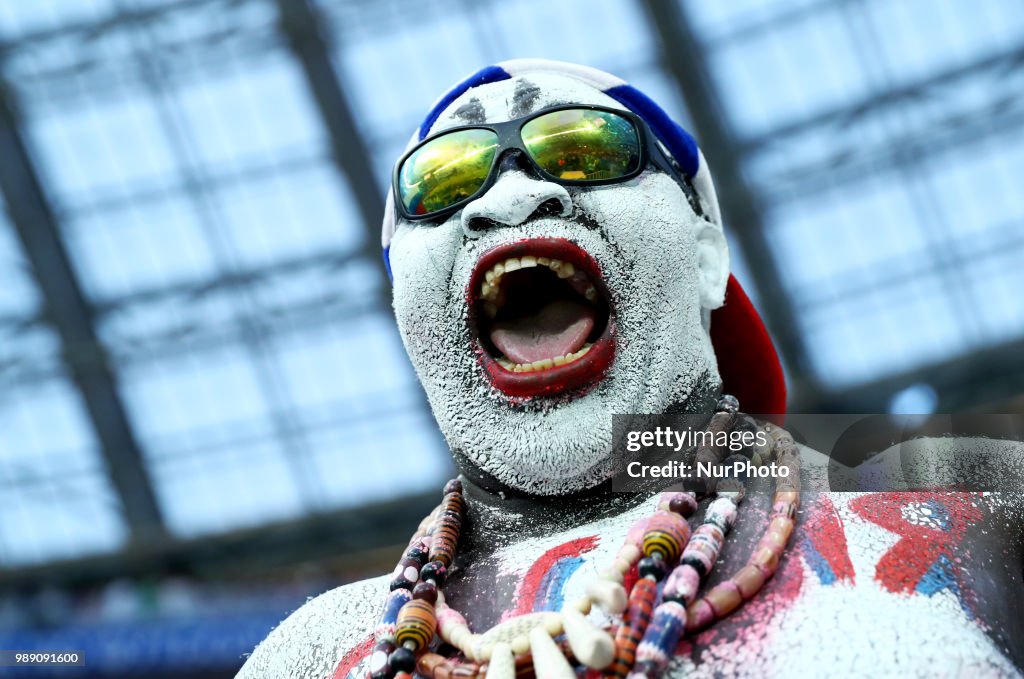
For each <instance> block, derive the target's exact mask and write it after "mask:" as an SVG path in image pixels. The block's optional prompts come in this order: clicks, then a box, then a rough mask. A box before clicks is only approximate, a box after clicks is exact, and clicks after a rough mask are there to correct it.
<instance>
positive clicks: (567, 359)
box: [498, 342, 594, 373]
mask: <svg viewBox="0 0 1024 679" xmlns="http://www.w3.org/2000/svg"><path fill="white" fill-rule="evenodd" d="M592 346H594V345H593V344H591V343H589V342H588V343H586V344H584V345H583V348H582V349H580V350H579V351H577V352H575V353H571V354H566V355H565V356H556V357H555V358H545V359H542V360H540V361H534V362H533V363H513V362H512V361H510V360H508V359H507V358H499V359H498V365H500V366H501V367H502V368H504V369H505V370H508V371H509V372H516V373H529V372H536V371H538V370H547V369H549V368H555V367H558V366H560V365H565V364H566V363H572V362H573V361H575V360H577V359H579V358H582V357H583V355H584V354H586V353H587V352H588V351H590V347H592Z"/></svg>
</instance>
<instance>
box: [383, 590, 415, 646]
mask: <svg viewBox="0 0 1024 679" xmlns="http://www.w3.org/2000/svg"><path fill="white" fill-rule="evenodd" d="M411 600H412V592H410V591H409V590H407V589H396V590H393V591H392V592H391V593H390V594H388V598H387V601H386V602H385V603H384V612H383V613H382V614H381V616H380V622H378V623H377V627H376V628H375V629H374V631H373V635H374V638H375V639H376V640H377V641H389V642H391V643H394V641H395V625H396V624H397V622H398V613H399V611H401V610H402V607H403V606H405V604H406V603H408V602H409V601H411Z"/></svg>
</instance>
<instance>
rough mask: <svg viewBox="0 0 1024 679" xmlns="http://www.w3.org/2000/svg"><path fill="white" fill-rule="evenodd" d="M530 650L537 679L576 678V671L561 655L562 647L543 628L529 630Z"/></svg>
mask: <svg viewBox="0 0 1024 679" xmlns="http://www.w3.org/2000/svg"><path fill="white" fill-rule="evenodd" d="M530 651H531V652H532V653H533V671H534V673H535V674H536V675H537V679H576V672H574V671H573V669H572V665H570V664H569V661H568V660H566V659H565V656H564V655H562V649H560V648H559V647H558V644H556V643H555V641H554V640H553V639H552V638H551V636H550V635H549V634H548V633H547V631H545V630H544V629H541V628H538V627H535V628H533V629H532V630H530Z"/></svg>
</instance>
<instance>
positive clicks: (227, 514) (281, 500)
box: [152, 441, 306, 537]
mask: <svg viewBox="0 0 1024 679" xmlns="http://www.w3.org/2000/svg"><path fill="white" fill-rule="evenodd" d="M152 468H153V474H154V477H155V485H156V489H157V493H158V495H159V497H160V504H161V506H162V507H163V509H164V512H165V514H166V516H167V522H168V525H169V526H170V528H171V529H172V530H173V531H174V532H175V533H176V534H177V535H179V536H181V537H195V536H198V535H204V534H208V533H217V532H223V531H225V530H229V529H233V528H239V527H245V526H253V525H259V524H261V523H266V522H269V521H280V520H283V519H288V518H293V517H295V516H298V515H299V514H301V513H302V512H303V511H304V508H305V504H306V501H305V500H304V499H303V497H302V493H301V492H300V490H299V488H298V487H297V486H296V484H295V482H294V481H293V469H292V468H291V467H290V465H289V464H288V462H287V460H286V458H285V453H284V452H282V451H281V450H280V449H279V447H278V446H277V445H276V444H274V443H271V442H265V441H264V442H246V443H244V444H242V445H237V446H231V447H228V448H224V449H220V450H206V451H203V452H202V454H191V455H181V456H178V457H175V458H170V459H166V460H163V461H160V462H157V463H155V464H153V465H152Z"/></svg>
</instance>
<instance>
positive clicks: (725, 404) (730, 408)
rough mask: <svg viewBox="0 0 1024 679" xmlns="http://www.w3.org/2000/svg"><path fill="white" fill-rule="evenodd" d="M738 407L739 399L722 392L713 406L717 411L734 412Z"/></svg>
mask: <svg viewBox="0 0 1024 679" xmlns="http://www.w3.org/2000/svg"><path fill="white" fill-rule="evenodd" d="M739 409H740V401H739V399H738V398H736V397H735V396H733V395H732V394H722V397H721V398H720V399H718V404H717V405H716V406H715V411H716V412H719V413H736V412H737V411H738V410H739Z"/></svg>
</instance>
